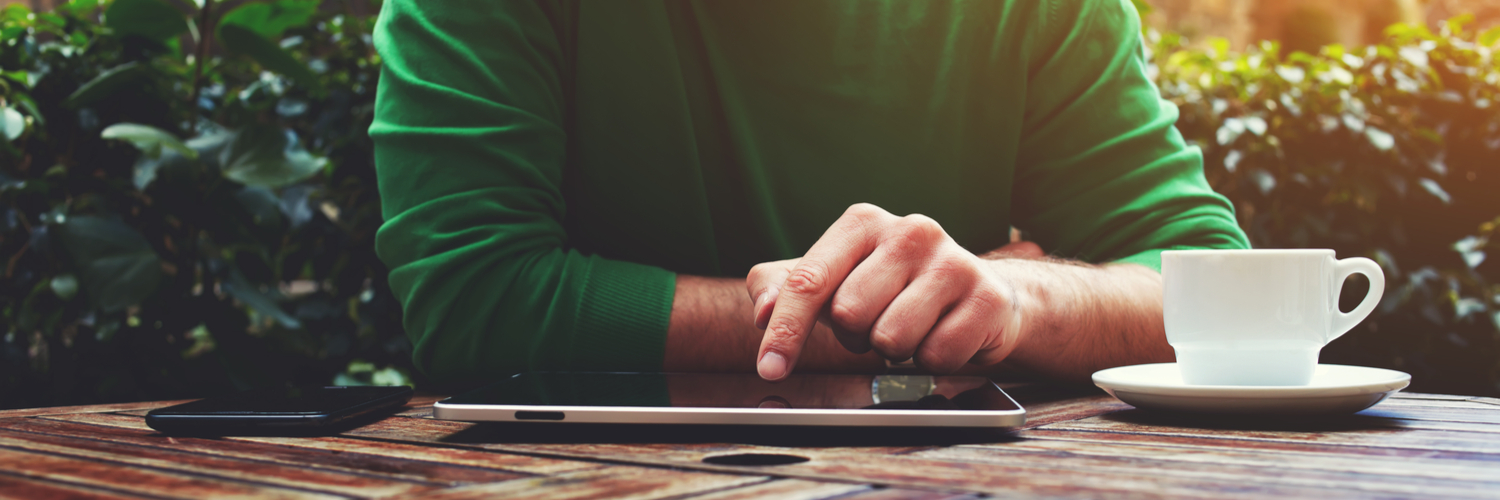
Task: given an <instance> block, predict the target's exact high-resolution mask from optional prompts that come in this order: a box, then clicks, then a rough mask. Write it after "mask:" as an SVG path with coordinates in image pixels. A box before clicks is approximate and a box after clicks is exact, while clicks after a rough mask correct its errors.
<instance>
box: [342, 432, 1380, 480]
mask: <svg viewBox="0 0 1500 500" xmlns="http://www.w3.org/2000/svg"><path fill="white" fill-rule="evenodd" d="M471 427H472V424H463V423H459V422H446V421H438V420H425V419H415V418H391V419H387V420H386V421H383V422H379V423H376V424H372V425H370V426H366V427H363V428H361V429H357V430H355V431H351V434H359V435H371V436H380V437H381V438H382V439H393V440H411V441H419V442H420V441H426V442H433V443H444V444H447V445H450V446H464V447H474V448H481V449H492V450H502V451H513V452H524V453H536V454H541V455H547V456H556V457H567V458H576V459H584V460H601V461H608V462H613V463H623V464H634V465H645V466H658V467H672V468H679V469H692V470H701V471H711V472H733V473H746V472H747V471H753V472H755V473H759V474H767V475H772V476H776V477H786V478H800V479H807V480H817V481H842V482H849V481H856V482H868V483H875V484H881V485H889V486H893V487H899V488H909V489H923V490H939V491H963V492H973V493H986V494H992V495H1023V496H1024V495H1043V496H1048V495H1053V496H1077V495H1084V496H1107V495H1114V496H1125V497H1134V496H1139V497H1184V498H1197V497H1203V496H1215V497H1229V498H1233V497H1245V498H1255V497H1258V496H1268V495H1276V496H1298V497H1308V496H1316V497H1340V496H1349V495H1350V494H1348V493H1347V492H1341V491H1339V490H1336V489H1328V488H1322V487H1312V486H1300V485H1280V484H1261V483H1250V484H1246V485H1242V486H1238V487H1237V488H1238V489H1237V490H1236V491H1234V492H1230V493H1225V492H1224V491H1223V487H1222V481H1221V479H1220V478H1217V477H1215V478H1208V479H1205V478H1194V477H1171V476H1152V475H1150V474H1143V473H1142V472H1141V471H1131V472H1128V473H1127V472H1118V471H1114V472H1111V471H1104V472H1100V471H1090V470H1087V469H1080V468H1075V467H1070V466H1068V465H1067V464H1066V463H1060V462H1057V461H1049V460H1040V461H1033V462H1027V463H1018V464H1005V465H1002V464H986V463H974V462H962V461H954V460H939V459H929V458H922V457H913V456H907V455H900V454H894V455H893V454H890V453H888V452H887V453H882V452H862V451H860V450H859V449H857V448H784V447H771V446H755V445H733V444H722V443H678V444H662V443H656V444H618V443H516V442H514V441H506V440H496V441H485V440H470V439H454V436H455V435H456V434H457V433H459V432H462V431H464V430H467V429H470V428H471ZM734 452H748V453H778V454H793V455H799V456H804V457H808V458H810V459H811V461H809V462H805V463H799V464H791V465H780V466H763V467H753V468H752V467H737V466H728V465H715V464H708V463H703V462H702V459H703V458H704V457H706V456H710V455H719V454H724V453H734ZM1083 478H1087V480H1083ZM486 491H487V490H486Z"/></svg>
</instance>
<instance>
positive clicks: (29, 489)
mask: <svg viewBox="0 0 1500 500" xmlns="http://www.w3.org/2000/svg"><path fill="white" fill-rule="evenodd" d="M6 474H7V472H5V471H0V498H6V499H9V498H15V499H26V500H64V499H74V498H79V499H82V498H88V499H108V500H125V499H135V498H147V497H141V496H135V495H127V494H124V493H118V492H113V491H108V490H101V489H98V488H87V487H82V486H73V485H68V484H60V483H54V482H50V481H43V480H39V479H34V478H27V477H18V476H8V475H6Z"/></svg>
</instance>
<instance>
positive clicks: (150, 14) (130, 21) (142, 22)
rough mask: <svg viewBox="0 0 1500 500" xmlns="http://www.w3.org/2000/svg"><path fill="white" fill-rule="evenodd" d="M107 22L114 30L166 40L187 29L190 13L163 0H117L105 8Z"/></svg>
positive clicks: (105, 23)
mask: <svg viewBox="0 0 1500 500" xmlns="http://www.w3.org/2000/svg"><path fill="white" fill-rule="evenodd" d="M104 25H105V26H108V27H110V28H113V29H114V30H115V33H120V34H126V35H140V36H142V37H145V38H149V39H152V40H157V41H166V40H167V39H168V38H172V37H175V36H177V35H180V34H182V32H184V31H187V29H188V26H187V16H186V15H183V13H182V11H179V10H177V8H176V7H173V6H171V5H169V4H167V3H166V2H163V1H161V0H115V1H114V3H111V4H109V7H107V8H105V9H104Z"/></svg>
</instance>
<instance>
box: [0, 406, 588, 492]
mask: <svg viewBox="0 0 1500 500" xmlns="http://www.w3.org/2000/svg"><path fill="white" fill-rule="evenodd" d="M43 419H45V420H56V421H60V422H75V423H80V424H92V425H96V426H102V427H111V428H121V429H130V430H132V431H134V432H131V433H128V434H125V437H124V438H123V439H128V440H130V441H131V442H140V441H141V440H146V441H147V442H158V441H160V440H161V439H162V436H161V435H160V434H157V433H156V431H154V430H152V429H151V428H150V427H147V426H146V423H145V421H143V420H142V419H141V418H140V417H134V416H128V415H113V414H108V413H85V414H77V415H53V416H48V417H43ZM0 425H3V424H0ZM38 432H49V431H44V430H38ZM50 432H56V433H67V432H70V431H67V430H58V431H50ZM99 433H102V431H99ZM98 438H99V439H111V438H106V437H98ZM176 441H177V442H182V439H181V438H178V439H176ZM194 442H195V441H189V443H194ZM221 443H224V444H221ZM234 443H259V444H262V445H274V446H276V447H284V448H285V449H287V450H291V451H295V450H299V449H300V450H311V451H312V452H314V453H316V455H314V456H317V457H321V456H327V455H336V456H345V457H349V458H348V460H360V461H361V464H363V463H364V462H366V461H373V460H374V458H373V457H382V458H395V459H399V460H398V461H396V462H394V463H393V464H388V463H384V462H379V461H374V462H373V463H372V464H369V465H361V467H358V468H362V469H372V470H403V471H411V472H415V471H417V470H429V471H432V472H428V474H430V475H429V476H427V477H428V478H429V480H433V481H460V482H474V481H475V480H476V479H479V478H473V477H467V476H468V475H470V474H476V473H479V472H483V471H470V472H463V471H462V470H461V471H453V472H450V473H444V474H438V473H437V472H436V471H437V470H438V469H448V468H452V467H451V466H454V465H458V466H463V467H465V468H479V469H493V470H499V471H506V472H513V473H523V474H542V475H548V474H557V473H561V472H571V471H576V470H583V469H591V468H595V467H600V466H601V465H600V464H598V463H592V462H579V461H572V460H555V459H548V458H539V457H530V456H522V455H507V454H498V453H490V452H486V451H476V450H470V449H464V448H447V447H436V446H421V445H410V444H401V443H392V442H389V441H374V440H368V439H352V438H344V437H311V438H307V437H226V438H219V439H217V440H213V443H211V444H207V445H199V446H200V447H202V448H205V449H204V450H203V451H204V452H206V453H216V452H217V451H220V450H222V449H228V448H234V446H239V448H234V449H236V450H243V449H246V448H245V447H244V446H243V445H238V444H235V445H234V446H229V445H230V444H234ZM174 446H176V445H175V444H174ZM249 449H254V450H261V449H264V448H249ZM273 453H274V451H273ZM323 463H325V464H326V463H329V462H323ZM464 470H467V469H464ZM512 477H513V475H512ZM503 479H510V477H506V478H503Z"/></svg>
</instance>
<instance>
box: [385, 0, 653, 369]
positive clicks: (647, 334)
mask: <svg viewBox="0 0 1500 500" xmlns="http://www.w3.org/2000/svg"><path fill="white" fill-rule="evenodd" d="M568 17H569V15H568V13H567V12H566V9H565V8H564V7H563V6H560V5H552V4H547V3H545V2H531V1H520V0H517V1H505V2H477V1H465V0H444V1H431V2H429V1H418V0H389V1H387V2H385V4H384V6H383V8H382V9H381V13H380V18H379V20H378V22H377V24H376V28H375V46H376V48H377V50H378V51H379V53H380V55H381V58H382V60H383V65H382V70H381V77H380V86H379V91H378V93H377V97H376V102H375V106H376V109H375V120H374V123H373V124H372V125H371V127H370V137H371V139H372V140H373V141H374V143H375V162H376V172H377V176H378V181H379V188H380V195H381V201H382V204H383V205H382V210H383V215H384V216H385V219H386V220H385V224H384V225H383V226H382V227H381V228H380V230H379V232H378V233H377V234H376V238H375V244H376V251H377V252H378V254H379V255H380V258H381V259H382V260H383V261H384V262H385V263H386V264H387V265H388V266H389V267H390V269H391V272H390V284H391V289H392V290H393V291H394V292H395V294H396V296H397V297H398V298H399V299H400V301H401V303H402V306H403V308H404V319H403V322H404V325H405V327H406V331H407V335H408V336H409V337H410V338H411V339H412V343H413V345H414V357H415V363H416V366H417V368H418V369H420V370H422V371H423V372H424V373H427V374H428V375H429V376H431V377H433V378H434V379H435V380H438V381H444V380H454V379H457V378H461V377H462V378H473V377H497V376H501V375H504V374H508V373H513V372H516V371H522V370H589V371H610V370H620V371H652V370H659V369H660V367H661V360H662V351H663V349H664V346H665V339H666V332H667V322H668V319H669V318H670V315H671V306H672V293H673V287H674V281H675V275H674V274H672V273H671V272H669V271H666V270H663V269H660V268H656V267H651V266H645V265H640V264H634V263H629V262H622V261H615V260H609V259H604V258H600V257H598V256H593V255H584V254H582V253H580V252H578V251H577V250H574V249H570V248H569V246H568V235H567V233H566V231H565V230H564V227H563V223H562V221H563V220H564V211H565V210H566V206H565V205H566V204H565V202H564V199H563V191H562V182H563V181H562V179H563V168H564V162H565V153H566V149H567V148H566V144H567V132H566V128H565V125H564V118H565V116H566V108H567V106H566V103H565V95H564V91H563V89H564V82H565V79H566V63H567V56H566V51H565V50H564V47H565V44H564V43H563V42H562V40H566V37H565V33H566V30H567V29H568V26H569V24H568Z"/></svg>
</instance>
